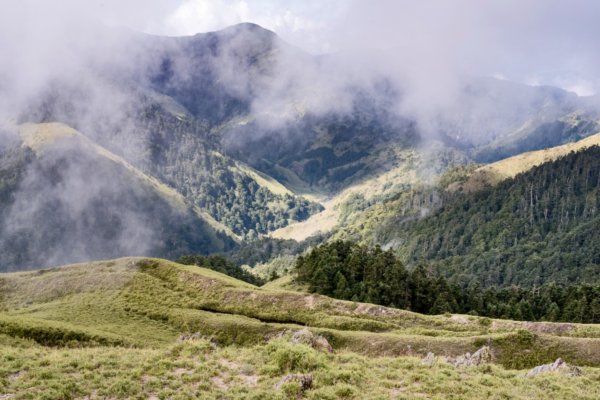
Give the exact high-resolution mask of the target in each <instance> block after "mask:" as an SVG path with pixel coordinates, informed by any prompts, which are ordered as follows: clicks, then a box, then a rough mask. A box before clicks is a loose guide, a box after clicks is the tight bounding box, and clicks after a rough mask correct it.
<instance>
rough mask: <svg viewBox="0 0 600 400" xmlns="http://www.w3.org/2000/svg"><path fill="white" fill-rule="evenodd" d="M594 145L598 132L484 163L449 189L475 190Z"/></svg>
mask: <svg viewBox="0 0 600 400" xmlns="http://www.w3.org/2000/svg"><path fill="white" fill-rule="evenodd" d="M594 145H600V133H597V134H595V135H592V136H588V137H586V138H585V139H582V140H579V141H577V142H575V143H567V144H564V145H561V146H556V147H551V148H548V149H544V150H536V151H529V152H526V153H521V154H518V155H516V156H513V157H509V158H506V159H504V160H500V161H496V162H494V163H491V164H487V165H484V166H482V167H480V168H478V169H476V170H475V171H474V172H473V174H471V176H469V178H468V180H467V181H466V182H464V183H461V184H455V185H452V186H451V187H450V188H449V189H450V190H462V191H466V192H473V191H477V190H479V189H481V188H483V187H485V186H486V185H496V184H498V183H500V182H502V181H503V180H506V179H508V178H514V177H515V176H517V175H518V174H520V173H523V172H527V171H529V170H530V169H532V168H534V167H536V166H538V165H541V164H543V163H546V162H549V161H554V160H557V159H558V158H560V157H562V156H566V155H567V154H569V153H570V152H578V151H581V150H583V149H585V148H587V147H591V146H594Z"/></svg>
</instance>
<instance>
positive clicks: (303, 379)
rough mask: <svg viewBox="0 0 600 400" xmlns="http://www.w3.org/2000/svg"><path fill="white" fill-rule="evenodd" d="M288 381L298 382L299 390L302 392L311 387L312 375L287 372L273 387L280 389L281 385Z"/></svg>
mask: <svg viewBox="0 0 600 400" xmlns="http://www.w3.org/2000/svg"><path fill="white" fill-rule="evenodd" d="M290 382H298V384H299V385H300V390H301V391H302V392H304V391H306V390H308V389H310V388H311V387H312V384H313V376H312V375H311V374H288V375H286V376H284V377H283V378H281V380H280V381H279V382H278V383H277V384H276V385H275V389H280V388H281V386H283V385H285V384H286V383H290Z"/></svg>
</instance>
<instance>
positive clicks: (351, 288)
mask: <svg viewBox="0 0 600 400" xmlns="http://www.w3.org/2000/svg"><path fill="white" fill-rule="evenodd" d="M295 272H296V274H297V277H296V281H297V283H299V284H302V285H307V287H308V290H309V291H310V292H313V293H319V294H322V295H327V296H331V297H335V298H338V299H343V300H351V301H356V302H367V303H374V304H380V305H384V306H392V307H397V308H401V309H406V310H411V311H415V312H419V313H424V314H443V313H462V314H471V315H480V316H487V317H494V318H507V319H514V320H526V321H564V322H582V323H599V322H600V285H598V284H597V285H595V286H594V285H589V284H582V285H570V286H562V285H558V284H555V283H547V284H544V285H542V286H535V287H531V288H526V287H518V286H511V287H504V288H496V287H491V288H482V287H481V286H480V285H479V284H478V283H473V284H471V285H469V286H468V287H466V288H463V287H461V286H459V285H456V284H452V283H450V282H448V281H447V280H446V279H445V278H444V277H442V276H439V275H437V274H435V273H434V269H433V268H432V267H431V266H430V265H427V264H426V263H424V262H421V263H419V264H418V265H417V267H416V268H414V269H413V270H412V271H409V270H408V269H407V268H405V266H404V265H403V263H402V262H401V261H400V260H399V258H398V257H396V256H395V255H394V253H393V251H391V250H387V251H384V250H382V249H381V247H379V246H375V247H368V246H364V245H359V244H356V243H354V242H350V241H341V240H338V241H334V242H331V243H327V244H323V245H321V246H319V247H315V248H314V249H312V250H311V251H310V252H309V253H307V254H305V255H302V256H300V257H299V258H298V260H297V263H296V269H295Z"/></svg>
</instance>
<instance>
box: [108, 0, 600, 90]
mask: <svg viewBox="0 0 600 400" xmlns="http://www.w3.org/2000/svg"><path fill="white" fill-rule="evenodd" d="M105 3H106V2H105ZM144 3H145V4H149V3H153V2H144ZM155 3H156V5H154V6H152V7H150V6H148V5H146V6H145V7H144V8H145V10H146V11H145V12H146V14H145V15H144V14H142V15H137V17H135V13H134V17H135V20H134V19H132V20H130V21H131V22H129V24H130V25H131V26H132V27H134V28H135V29H139V30H143V31H146V32H151V33H156V34H164V35H192V34H195V33H198V32H206V31H212V30H218V29H221V28H224V27H226V26H229V25H232V24H235V23H239V22H254V23H257V24H259V25H261V26H263V27H265V28H268V29H271V30H273V31H275V32H276V33H277V34H279V35H280V36H281V37H283V38H284V39H285V40H286V41H288V42H290V43H292V44H294V45H296V46H298V47H301V48H302V49H304V50H307V51H309V52H311V53H330V52H349V53H352V52H357V51H359V50H360V51H362V52H363V53H365V52H369V51H373V50H384V51H388V52H390V53H393V54H395V55H398V54H402V55H405V57H404V58H405V59H408V62H409V63H412V62H413V61H414V60H415V59H417V60H420V62H419V63H416V64H415V66H414V68H415V69H418V70H424V71H425V72H427V73H432V74H436V73H437V74H443V73H444V72H445V70H446V71H450V72H451V73H454V72H457V71H458V72H460V73H470V74H481V75H490V76H495V77H497V78H501V79H509V80H514V81H518V82H522V83H526V84H530V85H542V84H548V85H555V86H559V87H562V88H564V89H567V90H571V91H574V92H576V93H578V94H579V95H591V94H595V93H596V92H597V91H598V90H600V78H599V74H598V72H597V71H600V68H599V67H600V65H599V64H600V62H599V61H600V59H599V57H600V51H599V50H600V48H599V47H600V41H598V40H597V38H598V37H600V25H599V24H597V19H598V17H600V2H598V1H595V0H570V1H564V0H502V1H481V0H452V1H450V0H419V1H415V0H377V1H368V0H295V1H294V0H277V1H275V0H271V1H268V0H254V1H253V0H181V1H173V0H171V1H166V2H165V1H158V2H155ZM153 7H156V8H155V9H154V8H153ZM153 13H156V14H153ZM121 17H123V15H122V16H121ZM126 18H127V17H126ZM132 18H133V17H132Z"/></svg>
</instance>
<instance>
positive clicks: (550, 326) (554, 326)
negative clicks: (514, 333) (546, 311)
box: [525, 322, 575, 335]
mask: <svg viewBox="0 0 600 400" xmlns="http://www.w3.org/2000/svg"><path fill="white" fill-rule="evenodd" d="M525 329H527V330H528V331H530V332H534V333H549V334H555V335H564V334H566V333H569V332H571V331H572V330H573V329H575V326H573V325H572V324H561V323H545V322H527V323H526V324H525Z"/></svg>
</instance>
